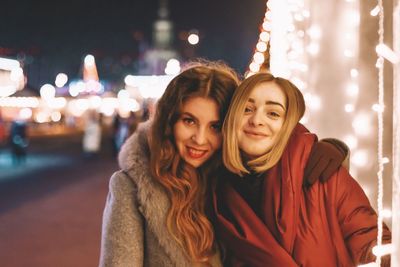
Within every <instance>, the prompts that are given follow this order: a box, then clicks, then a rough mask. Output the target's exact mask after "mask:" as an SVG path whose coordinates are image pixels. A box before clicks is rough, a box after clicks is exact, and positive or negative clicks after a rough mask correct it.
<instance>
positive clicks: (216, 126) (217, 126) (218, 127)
mask: <svg viewBox="0 0 400 267" xmlns="http://www.w3.org/2000/svg"><path fill="white" fill-rule="evenodd" d="M211 129H212V130H214V131H215V132H220V131H221V123H214V124H211Z"/></svg>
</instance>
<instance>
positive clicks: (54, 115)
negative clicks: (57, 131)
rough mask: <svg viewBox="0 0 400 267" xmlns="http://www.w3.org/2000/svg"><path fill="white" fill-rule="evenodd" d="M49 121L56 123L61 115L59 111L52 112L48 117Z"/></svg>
mask: <svg viewBox="0 0 400 267" xmlns="http://www.w3.org/2000/svg"><path fill="white" fill-rule="evenodd" d="M50 117H51V120H52V121H54V122H58V121H60V120H61V113H60V112H59V111H54V112H52V113H51V115H50Z"/></svg>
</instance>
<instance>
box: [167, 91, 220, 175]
mask: <svg viewBox="0 0 400 267" xmlns="http://www.w3.org/2000/svg"><path fill="white" fill-rule="evenodd" d="M173 128H174V139H175V145H176V147H177V150H178V153H179V155H180V156H181V158H182V159H183V160H184V161H185V162H186V163H188V164H190V165H191V166H193V167H195V168H197V167H199V166H201V165H202V164H203V163H204V162H206V161H207V160H208V159H209V158H210V157H211V156H212V155H213V154H214V153H215V152H216V151H217V150H218V149H219V148H220V147H221V142H222V137H221V131H220V128H221V122H220V118H219V108H218V105H217V103H216V102H215V101H214V100H212V99H211V98H204V97H192V98H189V99H188V100H186V101H185V102H184V103H183V105H182V108H181V112H180V115H179V118H178V120H177V122H176V123H175V125H174V127H173Z"/></svg>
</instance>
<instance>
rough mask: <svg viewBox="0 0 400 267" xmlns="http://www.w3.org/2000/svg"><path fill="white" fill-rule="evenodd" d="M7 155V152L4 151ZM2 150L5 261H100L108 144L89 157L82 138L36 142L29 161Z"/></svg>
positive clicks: (0, 251)
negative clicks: (15, 161) (16, 160)
mask: <svg viewBox="0 0 400 267" xmlns="http://www.w3.org/2000/svg"><path fill="white" fill-rule="evenodd" d="M1 155H2V156H1ZM7 157H8V156H7V153H6V152H5V151H4V150H3V151H2V152H0V266H2V267H3V266H4V267H8V266H10V267H14V266H15V267H20V266H21V267H22V266H27V267H36V266H37V267H47V266H49V267H52V266H71V267H72V266H74V267H75V266H78V267H79V266H85V267H86V266H97V264H98V257H99V247H100V230H101V216H102V211H103V207H104V202H105V198H106V194H107V190H108V189H107V187H108V179H109V177H110V175H111V174H112V172H114V171H115V170H116V169H117V168H118V167H117V164H116V162H115V159H113V158H112V157H111V152H110V151H109V149H105V151H103V153H102V154H101V155H99V157H97V158H95V159H85V158H84V157H83V156H82V155H81V152H80V144H79V140H78V139H74V140H61V141H60V140H53V141H52V142H43V143H42V144H36V146H34V148H32V151H31V152H30V156H29V157H28V160H27V164H26V165H23V166H18V167H15V166H11V163H9V164H8V165H7V162H8V159H7Z"/></svg>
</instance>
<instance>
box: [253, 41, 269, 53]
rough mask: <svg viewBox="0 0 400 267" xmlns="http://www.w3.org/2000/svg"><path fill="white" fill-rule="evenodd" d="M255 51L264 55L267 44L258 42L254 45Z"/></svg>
mask: <svg viewBox="0 0 400 267" xmlns="http://www.w3.org/2000/svg"><path fill="white" fill-rule="evenodd" d="M256 48H257V51H259V52H261V53H264V52H265V51H267V44H266V43H265V42H258V43H257V45H256Z"/></svg>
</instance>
